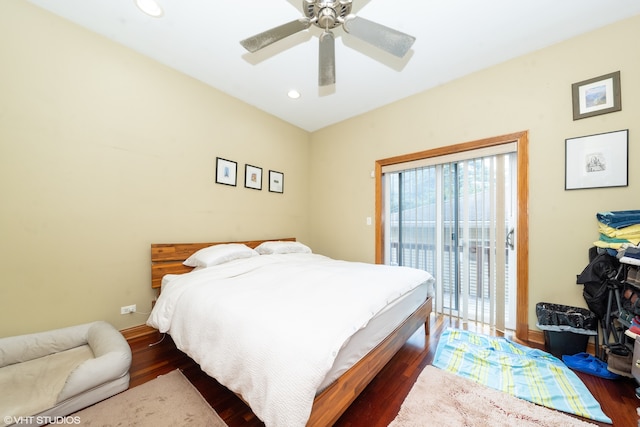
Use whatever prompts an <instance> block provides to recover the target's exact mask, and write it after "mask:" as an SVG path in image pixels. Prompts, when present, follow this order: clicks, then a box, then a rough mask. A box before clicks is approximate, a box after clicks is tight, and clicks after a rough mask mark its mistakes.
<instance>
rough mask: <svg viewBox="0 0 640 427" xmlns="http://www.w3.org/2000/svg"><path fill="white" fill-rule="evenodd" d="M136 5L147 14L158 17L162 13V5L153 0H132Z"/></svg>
mask: <svg viewBox="0 0 640 427" xmlns="http://www.w3.org/2000/svg"><path fill="white" fill-rule="evenodd" d="M134 1H135V3H136V6H138V8H139V9H140V10H141V11H143V12H144V13H146V14H147V15H149V16H153V17H154V18H159V17H161V16H162V15H163V14H164V11H163V10H162V7H160V5H159V4H158V2H157V1H155V0H134Z"/></svg>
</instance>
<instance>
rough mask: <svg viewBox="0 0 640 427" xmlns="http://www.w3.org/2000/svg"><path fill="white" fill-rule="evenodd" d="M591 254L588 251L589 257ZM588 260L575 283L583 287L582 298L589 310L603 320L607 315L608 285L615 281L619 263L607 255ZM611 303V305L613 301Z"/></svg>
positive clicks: (591, 252) (599, 255)
mask: <svg viewBox="0 0 640 427" xmlns="http://www.w3.org/2000/svg"><path fill="white" fill-rule="evenodd" d="M593 254H594V252H593V251H590V255H593ZM590 258H591V261H590V262H589V265H587V266H586V267H585V269H584V270H583V271H582V273H580V274H579V275H578V277H577V279H576V283H578V284H582V285H584V289H583V291H582V296H583V297H584V300H585V302H586V303H587V306H588V307H589V310H591V311H593V312H594V313H595V314H596V316H598V318H600V319H603V318H604V317H605V316H606V314H607V303H608V301H607V300H608V297H609V294H608V293H607V289H608V285H609V284H610V282H611V281H615V280H616V276H617V274H618V267H619V266H620V262H619V261H618V259H617V258H616V257H614V256H611V255H609V254H607V253H602V254H597V255H595V256H594V257H591V256H590ZM611 303H612V305H613V301H611Z"/></svg>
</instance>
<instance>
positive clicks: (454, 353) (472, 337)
mask: <svg viewBox="0 0 640 427" xmlns="http://www.w3.org/2000/svg"><path fill="white" fill-rule="evenodd" d="M433 366H435V367H437V368H441V369H444V370H446V371H449V372H451V373H454V374H456V375H459V376H461V377H464V378H467V379H469V380H472V381H475V382H477V383H479V384H482V385H486V386H488V387H491V388H493V389H496V390H499V391H502V392H505V393H508V394H511V395H513V396H515V397H519V398H520V399H524V400H527V401H529V402H532V403H535V404H538V405H541V406H546V407H548V408H552V409H557V410H559V411H563V412H567V413H569V414H573V415H578V416H580V417H584V418H588V419H591V420H594V421H598V422H603V423H609V424H611V419H610V418H609V417H608V416H607V415H606V414H605V413H604V412H602V409H601V407H600V403H599V402H598V401H597V400H596V399H595V398H594V397H593V395H592V394H591V392H590V391H589V389H588V388H587V386H585V385H584V383H583V382H582V381H581V380H580V378H579V377H578V376H577V375H576V374H575V372H573V371H571V370H570V369H569V368H568V367H567V366H566V365H565V364H564V363H563V362H562V361H561V360H560V359H558V358H557V357H554V356H552V355H551V354H549V353H547V352H545V351H542V350H538V349H535V348H530V347H526V346H524V345H520V344H518V343H515V342H513V341H510V340H508V339H506V338H502V337H495V336H489V335H483V334H478V333H474V332H470V331H465V330H461V329H453V328H450V329H447V330H446V331H445V332H444V333H443V334H442V335H441V337H440V340H439V341H438V347H437V348H436V354H435V357H434V361H433Z"/></svg>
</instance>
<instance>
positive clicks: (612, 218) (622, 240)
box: [594, 210, 640, 265]
mask: <svg viewBox="0 0 640 427" xmlns="http://www.w3.org/2000/svg"><path fill="white" fill-rule="evenodd" d="M596 218H597V219H598V231H599V232H600V239H599V240H598V241H596V242H594V245H595V246H597V247H598V248H603V249H607V252H609V254H610V255H613V256H618V257H619V258H620V256H619V252H620V251H624V250H626V249H628V248H635V249H640V210H628V211H615V212H598V213H597V214H596ZM623 256H624V254H623ZM635 257H636V258H635V259H636V260H637V262H638V264H637V265H640V254H639V253H636V254H635Z"/></svg>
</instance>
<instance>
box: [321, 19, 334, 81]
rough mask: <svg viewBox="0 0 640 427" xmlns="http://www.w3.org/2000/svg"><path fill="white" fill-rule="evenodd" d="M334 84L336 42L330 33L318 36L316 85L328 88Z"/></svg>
mask: <svg viewBox="0 0 640 427" xmlns="http://www.w3.org/2000/svg"><path fill="white" fill-rule="evenodd" d="M335 83H336V41H335V38H334V37H333V33H332V32H331V31H325V32H324V33H322V35H321V36H320V54H319V55H318V84H319V85H320V86H329V85H332V84H335Z"/></svg>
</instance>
